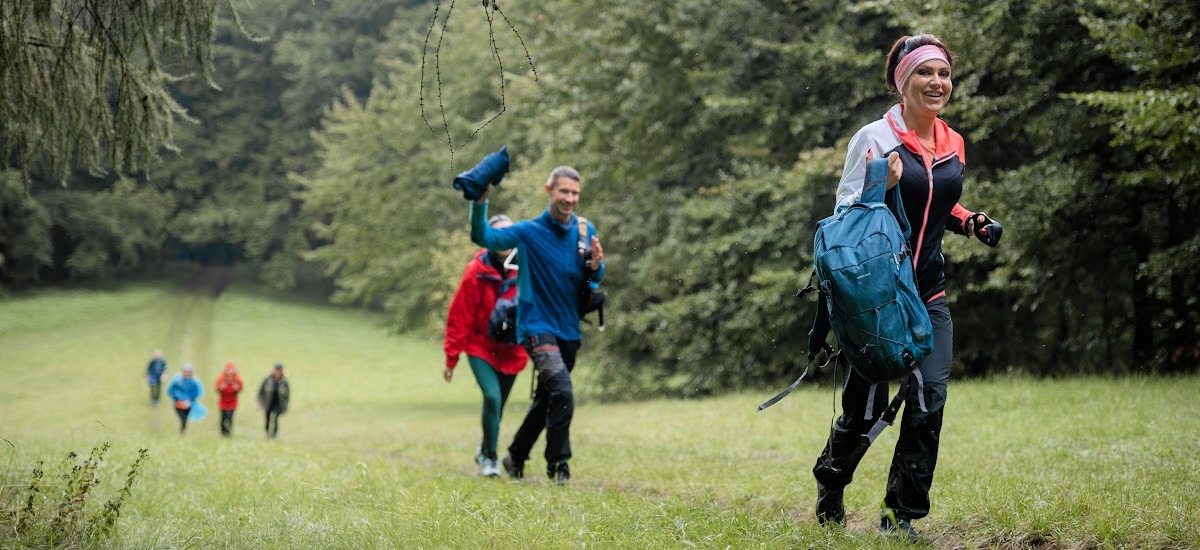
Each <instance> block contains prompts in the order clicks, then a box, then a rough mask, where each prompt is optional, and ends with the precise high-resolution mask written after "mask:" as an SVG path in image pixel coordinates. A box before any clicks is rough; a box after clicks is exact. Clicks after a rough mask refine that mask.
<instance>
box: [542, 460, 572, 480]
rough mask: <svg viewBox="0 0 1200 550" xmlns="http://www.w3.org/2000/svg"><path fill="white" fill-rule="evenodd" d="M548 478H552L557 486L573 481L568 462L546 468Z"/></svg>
mask: <svg viewBox="0 0 1200 550" xmlns="http://www.w3.org/2000/svg"><path fill="white" fill-rule="evenodd" d="M546 477H548V478H550V481H553V482H554V484H555V485H565V484H566V483H567V481H568V480H570V479H571V468H570V467H568V466H567V463H566V462H559V463H557V464H551V465H549V466H547V467H546Z"/></svg>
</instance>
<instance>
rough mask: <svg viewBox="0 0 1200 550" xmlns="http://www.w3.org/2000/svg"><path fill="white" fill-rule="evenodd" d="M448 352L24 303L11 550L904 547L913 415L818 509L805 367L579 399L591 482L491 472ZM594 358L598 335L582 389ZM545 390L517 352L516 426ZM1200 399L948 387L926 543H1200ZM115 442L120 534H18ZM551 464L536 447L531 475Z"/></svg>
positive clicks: (246, 298)
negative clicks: (689, 392)
mask: <svg viewBox="0 0 1200 550" xmlns="http://www.w3.org/2000/svg"><path fill="white" fill-rule="evenodd" d="M155 348H162V349H164V351H165V352H166V355H167V360H168V370H169V372H170V373H174V372H177V371H178V369H179V367H180V366H181V365H182V364H183V362H192V363H194V364H195V365H196V369H197V374H198V376H199V377H200V379H201V380H202V381H203V382H204V384H205V388H206V392H207V395H206V396H205V397H204V398H203V400H202V401H203V402H204V403H205V405H206V406H207V407H208V409H209V410H210V414H209V416H208V418H206V419H204V420H202V421H200V422H199V423H196V424H194V425H192V426H191V427H190V428H189V430H188V433H187V434H186V436H183V437H181V436H180V435H179V433H178V427H177V423H176V420H175V417H174V413H173V411H172V410H170V407H169V406H168V405H163V406H160V407H158V408H152V407H150V405H149V399H148V395H147V391H146V386H145V383H144V382H143V379H142V373H143V370H144V368H145V364H146V362H147V361H148V359H149V356H150V353H151V352H152V351H153V350H154V349H155ZM277 360H278V361H282V362H284V363H285V364H286V365H287V368H288V372H289V378H290V379H291V385H292V390H293V399H292V404H291V405H292V406H291V411H290V412H289V413H288V414H286V415H284V416H283V417H282V419H281V422H280V423H281V428H280V435H279V438H278V439H277V440H273V441H267V440H266V439H265V438H264V436H263V433H262V425H261V418H260V417H259V413H258V411H257V410H256V408H255V406H254V399H253V392H254V390H255V389H256V388H257V385H258V383H259V381H260V380H261V379H262V377H263V376H265V375H266V374H267V371H268V370H269V368H270V365H271V364H272V363H273V362H274V361H277ZM225 361H234V362H236V363H237V364H238V366H239V368H240V369H241V371H242V373H243V376H244V377H245V379H246V381H247V385H248V386H249V391H247V392H244V393H243V396H242V402H241V405H240V407H239V409H238V413H237V417H236V420H235V431H234V436H233V437H232V438H230V439H225V438H221V437H220V436H219V434H218V426H217V418H216V416H217V415H216V400H215V398H214V396H213V394H212V387H211V385H212V383H213V380H214V378H213V377H214V375H215V374H216V373H217V372H218V369H219V366H220V365H221V364H223V363H224V362H225ZM464 363H465V362H464ZM441 364H442V357H441V349H440V342H437V341H433V340H425V339H416V338H411V337H404V336H395V335H389V334H387V333H386V332H385V331H383V330H382V329H380V328H378V327H376V326H375V325H373V324H372V322H371V320H370V319H369V318H368V317H367V316H366V315H365V314H363V313H360V312H354V311H346V310H339V309H334V308H330V307H321V306H314V305H311V304H302V303H295V302H287V301H280V300H270V299H266V298H262V297H259V296H256V295H252V294H249V293H245V292H243V291H240V290H239V289H238V288H237V287H234V288H233V289H232V290H231V291H229V292H226V293H225V294H224V295H222V296H221V297H220V298H219V299H216V300H212V299H210V298H209V297H208V296H207V295H194V294H189V293H185V292H180V291H177V290H175V289H173V288H171V287H168V286H165V285H162V286H155V285H145V286H136V287H131V288H126V289H124V290H119V291H104V292H85V291H49V292H44V293H40V294H36V295H33V296H22V297H16V298H8V299H4V300H3V301H0V376H2V378H3V380H4V383H3V384H0V437H3V438H4V441H3V442H0V526H2V527H3V529H4V531H3V532H2V533H0V548H25V547H29V548H40V547H46V546H49V545H55V544H56V545H59V546H61V547H96V548H404V549H408V548H413V549H418V548H429V549H433V548H439V549H441V548H445V549H452V548H453V549H458V548H464V549H465V548H472V549H473V548H506V549H507V548H551V549H557V548H638V549H657V548H663V549H668V548H670V549H673V548H717V549H724V548H733V549H739V548H804V549H808V548H846V549H849V548H901V547H908V545H907V544H902V543H900V542H899V541H895V540H891V539H887V538H882V537H880V536H878V535H877V534H876V533H875V532H874V526H875V524H876V522H877V520H878V519H877V518H878V506H879V501H880V499H881V498H882V494H883V489H884V481H885V477H886V467H887V463H888V462H889V460H890V458H891V447H892V445H893V443H894V441H895V436H896V431H897V430H896V428H891V429H889V430H887V431H886V432H885V433H884V435H883V436H882V437H881V439H880V440H879V441H878V442H877V443H876V445H875V448H873V449H872V450H871V452H870V453H868V455H867V458H866V459H865V460H864V461H863V464H862V467H861V468H860V469H859V471H858V473H857V475H856V478H855V483H854V484H852V485H851V486H850V487H849V488H848V490H847V494H846V499H847V506H848V508H849V509H850V515H851V517H850V522H849V527H848V528H847V529H845V530H842V529H821V528H819V527H818V526H817V524H816V522H815V521H814V520H813V519H812V505H813V501H814V499H815V487H814V483H813V481H812V476H811V474H810V473H809V470H810V469H811V467H812V463H813V461H814V459H815V457H816V455H817V453H818V452H819V450H820V448H821V446H822V444H823V442H824V438H825V436H826V434H827V430H828V425H829V422H830V420H831V418H832V416H833V414H834V413H833V407H834V402H833V392H832V389H830V388H827V387H826V388H822V387H814V386H805V387H802V388H801V389H799V390H797V392H795V393H794V394H793V395H792V396H790V397H788V398H787V399H785V400H784V401H782V402H781V403H780V404H778V405H776V406H775V407H773V408H771V409H769V410H767V411H765V412H761V413H757V412H755V407H756V406H757V405H758V403H759V402H761V401H762V400H763V399H765V398H766V397H769V395H770V394H771V390H773V389H775V388H767V389H764V390H762V391H761V392H754V393H741V394H735V395H727V396H723V397H719V398H711V399H704V400H693V401H677V400H657V401H649V402H638V403H620V404H603V403H599V402H596V401H595V400H589V399H587V398H586V397H584V398H581V399H580V400H579V406H578V407H577V410H576V416H575V422H574V424H573V426H572V442H573V446H574V451H575V455H576V456H575V458H574V459H573V460H572V462H571V468H572V474H573V476H572V479H571V483H570V485H569V486H567V487H555V486H552V485H550V484H548V483H546V482H545V481H544V480H543V479H541V478H540V477H539V476H536V475H534V476H532V478H531V479H529V480H527V481H525V482H523V483H512V482H509V481H508V480H506V479H505V480H495V479H485V478H480V477H479V476H478V475H477V470H476V468H475V465H474V463H473V461H472V456H473V454H474V448H475V445H476V443H477V441H478V438H479V435H478V433H479V428H478V424H479V411H478V409H479V398H478V395H479V394H478V390H477V388H476V387H475V385H474V380H473V378H472V377H471V374H470V372H469V369H465V368H464V369H461V370H460V371H459V372H458V373H457V376H456V377H455V380H454V382H453V383H452V384H446V383H445V382H444V381H443V380H442V379H441ZM587 371H588V349H587V348H586V346H585V348H584V350H583V352H582V354H581V361H580V365H579V367H578V368H577V373H578V374H579V375H580V376H579V378H580V380H579V381H578V382H577V385H579V386H585V385H586V376H587ZM528 388H529V378H528V374H527V373H523V374H522V375H521V376H520V378H519V379H518V380H517V383H516V386H515V389H514V391H513V396H512V398H511V400H510V403H509V406H508V408H507V410H506V416H505V418H504V422H503V425H502V428H501V431H502V433H501V443H502V447H503V445H504V444H507V442H508V440H509V439H510V438H511V435H512V432H513V431H514V430H515V429H516V426H517V425H518V423H519V422H520V419H521V416H522V415H523V413H524V408H525V406H526V405H527V404H528V402H529V398H528ZM1197 395H1200V378H1197V377H1186V378H1126V379H1101V378H1071V379H1062V380H1034V379H1027V378H1014V379H1004V380H994V381H971V382H954V383H952V385H951V388H950V402H949V405H948V407H947V415H946V419H945V426H944V429H943V432H942V438H943V442H942V451H941V457H940V462H939V467H938V473H937V478H936V481H935V484H934V488H933V494H932V499H933V511H932V514H931V515H930V517H928V518H926V519H925V520H922V521H919V522H917V523H916V526H917V528H918V529H921V531H922V540H921V541H920V542H919V543H918V545H917V547H925V548H945V549H949V548H964V549H966V548H1005V549H1015V548H1073V549H1074V548H1078V549H1086V548H1157V549H1166V548H1200V480H1198V476H1197V475H1196V472H1197V470H1198V468H1200V438H1198V435H1197V434H1200V405H1198V404H1197V398H1196V396H1197ZM105 442H108V443H110V444H111V446H112V447H111V449H109V450H108V454H107V456H106V459H105V460H104V461H103V463H102V464H101V465H100V466H99V467H98V468H97V469H96V475H97V477H98V478H99V479H100V484H99V485H98V486H96V487H95V488H94V489H92V492H91V494H90V499H89V501H88V502H86V505H87V506H88V507H89V508H87V510H92V511H93V513H99V512H95V511H96V510H100V509H102V505H103V502H104V501H106V500H111V499H114V498H115V495H116V494H117V492H118V489H119V488H120V487H121V486H122V485H123V484H124V482H125V478H126V475H127V472H128V470H129V468H130V466H131V465H132V464H133V463H134V461H135V459H136V457H137V455H138V449H143V448H144V449H147V450H148V458H147V459H146V461H145V462H144V463H142V464H141V465H140V467H139V468H138V471H137V473H136V483H135V484H134V485H133V487H132V490H131V494H130V495H129V496H128V498H126V499H125V500H124V502H123V503H122V506H121V507H120V509H119V511H120V514H119V519H117V521H116V524H115V529H114V530H113V531H112V532H111V534H110V535H109V536H107V537H93V538H81V537H75V538H72V537H71V536H68V535H63V536H60V537H59V538H58V539H56V540H50V539H51V538H52V537H47V536H45V535H44V533H43V534H42V535H38V536H37V537H35V536H33V535H30V534H29V531H26V532H25V534H23V535H21V536H18V535H17V531H16V527H15V526H16V524H17V522H18V518H19V517H21V516H22V514H25V515H26V516H25V517H30V516H29V515H28V514H29V513H28V512H26V510H33V512H32V514H33V516H32V517H34V518H35V520H39V521H42V522H43V523H45V524H48V523H50V522H52V517H53V516H54V515H55V513H56V512H55V509H56V508H55V507H56V506H59V503H61V502H62V501H63V499H64V498H67V499H68V500H69V499H70V497H69V495H70V494H71V493H72V490H71V489H64V488H63V487H62V486H61V485H62V484H63V483H65V481H62V480H64V479H66V478H69V477H70V474H69V471H70V468H69V465H70V463H69V461H67V460H66V459H65V458H64V457H65V456H66V455H67V453H68V452H75V453H78V454H80V455H85V456H86V455H88V453H90V452H92V451H93V449H95V448H97V447H98V446H100V445H101V444H103V443H105ZM540 452H541V447H540V446H539V447H538V448H537V450H536V453H537V454H540ZM76 460H79V459H76ZM38 461H42V467H41V470H43V471H44V472H45V474H44V477H43V478H42V482H41V485H40V487H41V489H39V491H37V492H36V494H35V495H34V496H35V497H36V498H35V499H34V500H33V501H32V504H31V501H30V500H29V497H30V496H31V494H33V493H34V492H33V491H31V490H30V489H29V483H30V479H31V475H32V474H31V472H32V471H33V469H34V467H35V465H36V464H37V463H38ZM64 463H66V464H67V466H63V464H64ZM543 468H544V464H543V463H542V461H541V460H540V458H537V459H535V460H533V461H531V462H530V463H529V465H528V466H527V472H530V473H533V474H536V473H538V472H540V471H541V470H542V469H543ZM56 483H57V484H58V485H59V486H57V487H56V486H55V484H56ZM76 492H77V491H76ZM64 493H65V494H67V495H68V496H67V497H64V496H63V495H64ZM38 537H40V538H38Z"/></svg>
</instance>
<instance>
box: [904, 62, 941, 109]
mask: <svg viewBox="0 0 1200 550" xmlns="http://www.w3.org/2000/svg"><path fill="white" fill-rule="evenodd" d="M952 90H954V82H953V81H952V80H951V79H950V64H949V63H946V62H945V61H942V60H940V59H930V60H929V61H926V62H924V63H921V64H920V65H917V68H916V69H915V70H913V72H912V75H911V76H909V77H908V81H906V82H905V83H904V87H903V89H902V90H901V92H900V93H901V96H902V97H903V102H904V109H905V111H906V112H911V113H913V114H923V115H926V116H938V114H939V113H941V112H942V109H944V108H945V107H946V102H947V101H949V100H950V92H951V91H952Z"/></svg>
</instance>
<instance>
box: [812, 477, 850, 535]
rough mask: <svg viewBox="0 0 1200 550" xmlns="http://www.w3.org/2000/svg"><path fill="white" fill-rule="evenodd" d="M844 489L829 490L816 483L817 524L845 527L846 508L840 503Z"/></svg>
mask: <svg viewBox="0 0 1200 550" xmlns="http://www.w3.org/2000/svg"><path fill="white" fill-rule="evenodd" d="M844 492H845V488H844V487H842V488H838V489H836V490H835V489H831V488H829V487H827V486H826V485H824V484H822V483H821V482H817V523H818V524H820V525H821V526H822V527H824V526H826V525H830V524H833V525H846V506H845V504H843V503H842V496H843V494H844Z"/></svg>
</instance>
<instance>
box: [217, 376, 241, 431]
mask: <svg viewBox="0 0 1200 550" xmlns="http://www.w3.org/2000/svg"><path fill="white" fill-rule="evenodd" d="M242 386H243V384H242V375H240V374H238V371H237V368H236V366H234V364H233V362H232V361H231V362H229V363H225V372H223V373H221V375H220V376H218V377H217V395H219V396H221V400H220V401H219V402H218V403H217V407H218V408H220V409H221V435H223V436H225V437H229V436H230V434H232V433H233V411H234V410H235V409H237V405H238V394H239V393H241V391H242Z"/></svg>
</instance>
